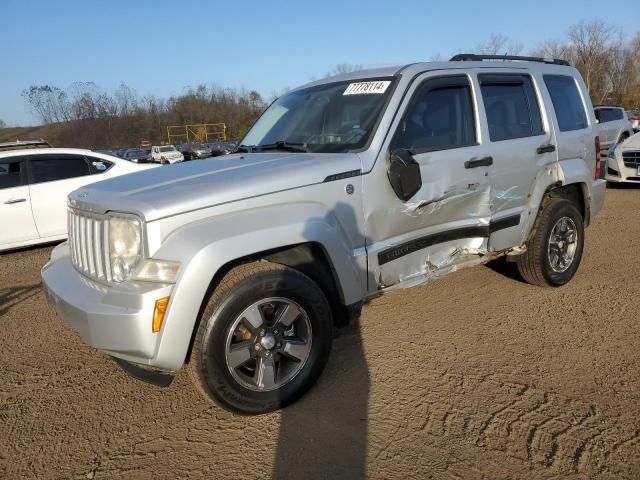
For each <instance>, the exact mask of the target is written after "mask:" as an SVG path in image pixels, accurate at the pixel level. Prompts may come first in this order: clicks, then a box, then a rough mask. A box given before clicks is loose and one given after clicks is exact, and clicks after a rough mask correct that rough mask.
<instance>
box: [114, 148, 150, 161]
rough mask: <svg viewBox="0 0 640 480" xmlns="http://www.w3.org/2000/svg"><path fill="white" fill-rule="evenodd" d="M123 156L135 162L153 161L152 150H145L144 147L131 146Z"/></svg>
mask: <svg viewBox="0 0 640 480" xmlns="http://www.w3.org/2000/svg"><path fill="white" fill-rule="evenodd" d="M122 158H124V159H125V160H129V161H130V162H133V163H150V162H152V161H153V157H152V156H151V151H150V150H143V149H142V148H130V149H128V150H127V151H126V152H124V155H123V156H122Z"/></svg>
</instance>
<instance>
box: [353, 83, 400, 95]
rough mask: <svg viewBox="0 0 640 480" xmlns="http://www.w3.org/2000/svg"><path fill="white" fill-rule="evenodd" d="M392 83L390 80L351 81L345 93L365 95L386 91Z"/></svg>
mask: <svg viewBox="0 0 640 480" xmlns="http://www.w3.org/2000/svg"><path fill="white" fill-rule="evenodd" d="M390 84H391V82H390V81H389V80H384V81H380V82H359V83H350V84H349V86H348V87H347V89H346V90H345V91H344V93H343V95H365V94H371V93H378V94H380V93H384V92H385V91H386V90H387V87H388V86H389V85H390Z"/></svg>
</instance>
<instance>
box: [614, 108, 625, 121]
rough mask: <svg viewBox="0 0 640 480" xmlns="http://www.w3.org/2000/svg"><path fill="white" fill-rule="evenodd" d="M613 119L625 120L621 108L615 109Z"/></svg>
mask: <svg viewBox="0 0 640 480" xmlns="http://www.w3.org/2000/svg"><path fill="white" fill-rule="evenodd" d="M613 119H614V120H624V110H623V109H621V108H614V109H613Z"/></svg>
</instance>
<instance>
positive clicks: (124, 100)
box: [22, 82, 265, 148]
mask: <svg viewBox="0 0 640 480" xmlns="http://www.w3.org/2000/svg"><path fill="white" fill-rule="evenodd" d="M22 96H23V97H24V100H25V102H26V103H27V105H29V106H30V107H31V109H32V110H33V112H34V113H35V114H36V116H37V117H38V119H39V120H40V121H41V122H42V123H43V124H45V125H46V126H47V128H46V129H45V132H46V135H47V140H48V141H49V142H51V143H53V144H54V145H61V146H62V145H64V146H73V147H85V148H112V147H120V146H122V147H126V146H132V145H139V144H140V142H141V141H143V140H147V141H150V142H152V143H154V144H158V143H161V142H162V141H163V140H166V137H167V135H166V127H167V125H186V124H200V123H225V124H226V126H227V136H228V137H230V138H234V137H235V138H237V137H239V136H241V135H242V134H243V133H244V132H245V131H246V130H247V129H248V128H249V126H250V125H251V124H252V123H253V121H254V120H255V119H256V118H257V116H258V115H259V114H260V113H261V112H262V111H263V110H264V108H265V102H264V100H263V99H262V96H261V95H260V94H259V93H258V92H256V91H245V90H236V89H229V88H218V87H207V86H204V85H200V86H198V87H196V88H189V89H188V90H187V91H186V92H185V93H184V94H181V95H178V96H172V97H169V98H168V99H163V98H159V97H156V96H139V95H138V94H137V93H136V91H135V90H134V89H132V88H130V87H129V86H127V85H125V84H124V83H123V84H121V85H120V86H119V87H118V88H117V89H116V90H115V92H113V93H108V92H104V91H102V90H101V89H100V88H99V87H98V86H97V85H96V84H95V83H93V82H77V83H74V84H72V85H71V86H70V87H69V88H68V89H66V90H63V89H61V88H58V87H55V86H51V85H33V86H31V87H30V88H28V89H26V90H24V91H23V93H22Z"/></svg>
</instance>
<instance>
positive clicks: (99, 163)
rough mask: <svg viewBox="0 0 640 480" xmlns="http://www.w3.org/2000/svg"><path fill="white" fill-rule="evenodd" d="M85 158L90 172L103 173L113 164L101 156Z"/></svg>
mask: <svg viewBox="0 0 640 480" xmlns="http://www.w3.org/2000/svg"><path fill="white" fill-rule="evenodd" d="M87 160H89V164H90V165H91V167H90V170H91V174H95V173H104V172H106V171H107V170H109V169H110V168H111V167H112V166H113V162H110V161H109V160H105V159H103V158H95V157H87Z"/></svg>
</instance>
